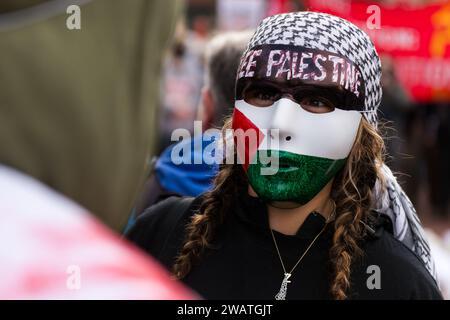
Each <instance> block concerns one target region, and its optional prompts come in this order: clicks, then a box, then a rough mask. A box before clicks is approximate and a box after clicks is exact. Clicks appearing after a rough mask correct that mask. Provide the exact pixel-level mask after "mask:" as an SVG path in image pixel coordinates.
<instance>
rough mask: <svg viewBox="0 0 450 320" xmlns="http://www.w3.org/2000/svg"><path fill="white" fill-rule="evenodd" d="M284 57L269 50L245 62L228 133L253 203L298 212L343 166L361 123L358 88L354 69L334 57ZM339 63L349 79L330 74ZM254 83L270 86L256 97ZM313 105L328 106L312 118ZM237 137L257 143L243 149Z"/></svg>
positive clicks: (299, 53)
mask: <svg viewBox="0 0 450 320" xmlns="http://www.w3.org/2000/svg"><path fill="white" fill-rule="evenodd" d="M258 50H259V51H258ZM283 50H284V51H283ZM283 50H281V49H280V48H278V47H277V48H273V46H270V47H269V48H259V49H256V50H253V51H252V52H253V53H251V54H248V55H247V56H244V58H243V60H242V62H241V67H240V72H239V73H238V83H237V99H236V104H235V109H234V114H233V129H234V134H235V136H236V137H237V141H236V143H237V153H238V157H239V158H240V160H241V161H242V163H243V166H244V169H245V170H246V172H247V175H248V179H249V183H250V185H251V186H252V188H253V189H254V190H255V192H256V193H257V194H258V196H259V197H261V198H263V199H265V200H267V201H295V202H298V203H300V204H302V205H303V204H306V203H307V202H309V201H310V200H311V199H312V198H314V196H315V195H317V194H318V193H319V192H320V190H322V189H323V188H324V187H325V185H326V184H327V183H328V182H329V181H330V180H331V179H332V178H333V177H334V176H335V175H336V173H337V172H338V171H339V170H340V169H341V168H342V167H343V166H344V164H345V162H346V159H347V157H348V155H349V153H350V150H351V148H352V146H353V143H354V141H355V139H356V135H357V132H358V127H359V124H360V121H361V117H362V116H361V114H360V112H358V111H357V109H358V108H357V106H358V105H360V103H361V99H362V98H363V91H362V89H361V88H364V84H363V83H361V81H359V79H358V72H359V71H358V69H357V68H356V67H355V66H354V65H352V64H351V63H350V62H348V61H346V60H345V59H343V58H341V57H335V56H333V57H335V58H331V59H330V55H327V54H326V53H323V52H322V53H320V52H317V51H315V52H313V53H311V54H310V53H309V52H306V51H303V52H302V51H301V50H299V49H298V48H296V50H288V49H286V48H285V49H283ZM255 52H256V54H255ZM274 52H275V53H274ZM287 52H289V54H288V53H287ZM305 52H306V53H305ZM252 55H253V56H252ZM283 55H284V58H283ZM275 56H276V57H277V58H276V59H275V58H274V57H275ZM264 57H265V58H264ZM286 57H289V59H288V58H286ZM293 57H295V59H294V58H293ZM301 57H308V59H310V64H311V65H310V66H307V60H306V59H302V61H301V62H299V61H300V60H299V59H301ZM315 57H319V58H315ZM257 58H258V59H262V61H261V60H258V59H257ZM246 59H247V60H246ZM277 59H278V60H277ZM283 59H284V60H283ZM319 60H320V61H321V64H319V62H317V61H319ZM338 60H339V61H341V62H342V65H343V67H342V68H344V69H343V70H349V73H345V72H341V71H342V70H341V69H339V68H337V69H336V67H335V66H336V64H335V63H334V62H333V61H338ZM264 61H265V62H266V63H264ZM274 61H275V62H274ZM314 61H316V62H317V64H316V62H314ZM326 61H328V62H329V63H328V64H326V63H325V62H326ZM294 62H295V65H293V63H294ZM259 65H261V66H262V67H258V66H259ZM274 65H275V67H274ZM299 66H300V67H299ZM299 68H300V69H299ZM319 68H320V73H319V70H318V69H319ZM335 69H336V70H337V71H336V70H335ZM352 70H353V71H352ZM300 72H302V74H299V73H300ZM294 76H296V78H295V79H294V78H293V77H294ZM347 76H348V77H350V78H351V79H349V78H346V77H347ZM340 77H343V78H342V79H341V78H340ZM302 78H304V79H302ZM261 82H262V83H271V85H270V86H259V88H260V89H258V90H259V91H258V90H256V92H257V93H256V94H255V93H254V92H255V91H254V90H253V89H251V88H252V85H253V84H254V83H261ZM346 83H347V87H346ZM332 87H336V88H338V89H339V90H335V91H333V90H331V89H330V88H332ZM249 88H250V89H249ZM261 88H262V89H261ZM264 88H267V89H264ZM252 90H253V91H252ZM330 92H332V94H331V95H330ZM333 94H334V95H333ZM318 100H319V102H320V101H327V102H329V106H328V107H330V105H331V107H330V109H329V110H326V109H325V112H314V111H313V110H314V108H312V109H311V108H308V107H307V105H309V106H311V105H316V104H317V106H320V103H317V102H315V101H318ZM255 101H256V102H255ZM311 101H314V102H313V103H312V102H311ZM302 104H303V105H302ZM252 132H253V134H252ZM239 135H245V136H246V137H247V138H250V137H252V136H253V137H255V136H256V137H257V138H256V140H255V141H256V142H255V143H248V140H245V139H243V138H239ZM244 142H247V143H245V144H244ZM269 169H270V170H269Z"/></svg>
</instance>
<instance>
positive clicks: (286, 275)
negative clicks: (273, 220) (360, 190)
mask: <svg viewBox="0 0 450 320" xmlns="http://www.w3.org/2000/svg"><path fill="white" fill-rule="evenodd" d="M333 204H334V208H333V212H332V214H330V216H329V217H328V219H327V221H326V222H325V225H324V226H323V228H322V230H320V232H319V233H318V234H317V235H316V237H315V238H314V239H313V241H311V243H310V244H309V246H308V248H306V250H305V252H303V254H302V255H301V257H300V258H299V259H298V261H297V262H296V264H295V265H294V266H293V267H292V269H291V270H290V271H289V272H287V271H286V267H285V266H284V262H283V259H282V258H281V254H280V250H279V249H278V244H277V240H276V239H275V235H274V234H273V231H272V228H271V229H270V233H271V234H272V239H273V243H274V244H275V249H276V250H277V253H278V258H280V262H281V266H282V267H283V272H284V278H283V281H282V282H281V287H280V290H279V291H278V293H277V294H276V296H275V299H276V300H286V295H287V287H288V284H289V283H291V281H290V280H289V278H290V277H291V276H292V273H293V272H294V270H295V268H297V266H298V265H299V263H300V262H301V261H302V259H303V258H304V257H305V255H306V254H307V253H308V251H309V249H310V248H311V247H312V246H313V244H314V242H316V240H317V238H319V237H320V235H321V234H322V233H323V231H324V230H325V228H326V226H327V225H328V222H330V221H331V220H332V218H333V217H334V214H335V213H336V203H335V202H334V201H333Z"/></svg>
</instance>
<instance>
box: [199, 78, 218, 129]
mask: <svg viewBox="0 0 450 320" xmlns="http://www.w3.org/2000/svg"><path fill="white" fill-rule="evenodd" d="M214 108H215V103H214V98H213V96H212V93H211V90H210V89H209V87H203V89H202V103H201V108H200V110H201V111H200V113H201V114H199V118H200V119H201V120H202V122H203V129H204V130H206V129H208V128H211V126H212V124H213V122H214Z"/></svg>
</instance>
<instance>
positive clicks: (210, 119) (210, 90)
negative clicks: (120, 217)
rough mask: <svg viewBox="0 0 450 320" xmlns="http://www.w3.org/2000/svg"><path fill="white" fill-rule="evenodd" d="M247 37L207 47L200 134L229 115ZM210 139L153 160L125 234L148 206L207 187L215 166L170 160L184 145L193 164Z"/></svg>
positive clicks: (219, 38)
mask: <svg viewBox="0 0 450 320" xmlns="http://www.w3.org/2000/svg"><path fill="white" fill-rule="evenodd" d="M250 37H251V32H250V31H236V32H227V33H222V34H218V35H216V36H215V37H213V38H212V39H211V40H210V42H209V43H208V44H207V48H206V54H205V74H204V86H203V88H202V90H201V101H200V104H199V106H198V113H197V119H198V120H200V121H201V123H202V129H203V131H205V130H207V129H209V128H214V127H221V126H222V125H223V119H224V118H225V116H227V115H229V114H231V112H232V110H233V106H234V85H235V80H236V71H237V67H238V65H239V61H240V58H241V55H242V52H243V51H244V50H245V46H246V45H247V42H248V40H249V39H250ZM210 138H213V137H208V136H206V137H205V136H198V137H194V138H193V139H191V140H189V141H182V142H180V143H178V144H173V145H171V146H169V147H167V148H166V149H165V150H164V151H163V152H162V153H161V155H160V157H159V158H158V159H157V160H154V161H155V162H154V163H153V167H154V169H153V170H151V172H150V175H149V177H148V179H147V181H146V183H145V185H144V188H143V191H142V193H141V194H140V196H139V197H138V199H137V201H136V206H135V208H134V210H133V212H132V214H131V217H130V220H129V222H128V226H127V228H126V230H128V228H130V227H131V226H132V225H133V223H134V221H135V219H136V218H137V217H138V216H139V215H140V214H141V213H142V212H143V211H144V210H145V209H146V208H147V207H149V206H151V205H152V204H154V203H156V202H159V201H161V200H163V199H165V198H167V197H169V196H172V195H178V196H191V197H195V196H198V195H199V194H201V193H203V192H205V191H207V190H208V189H209V188H210V187H211V182H212V178H213V177H214V175H215V174H216V172H217V169H218V168H217V166H216V165H209V164H206V163H204V161H203V158H202V163H200V164H194V161H191V164H180V165H176V164H174V163H173V161H172V157H171V154H172V150H173V149H174V147H175V146H177V147H181V148H182V147H183V145H184V144H188V145H190V148H191V160H193V159H194V157H195V156H196V155H195V154H196V153H197V152H201V153H202V154H203V151H204V148H205V147H206V146H208V145H209V144H210V143H212V141H211V139H210ZM196 142H198V143H199V144H200V145H201V146H202V148H200V149H199V150H197V149H195V148H194V145H195V143H196ZM126 230H125V232H126Z"/></svg>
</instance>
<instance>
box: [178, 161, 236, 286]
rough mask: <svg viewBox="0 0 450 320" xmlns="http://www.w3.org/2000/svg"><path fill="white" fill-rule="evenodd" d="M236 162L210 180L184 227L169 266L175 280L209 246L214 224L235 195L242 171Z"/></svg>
mask: <svg viewBox="0 0 450 320" xmlns="http://www.w3.org/2000/svg"><path fill="white" fill-rule="evenodd" d="M241 171H242V169H241V168H240V166H237V165H224V166H223V168H222V169H221V170H220V171H219V172H218V174H217V176H216V177H215V179H214V188H213V189H212V190H211V191H209V192H207V193H205V195H204V198H203V201H202V203H201V205H200V208H199V209H198V212H197V213H196V214H194V215H193V217H192V220H191V221H190V223H189V224H188V226H187V229H186V239H185V242H184V245H183V247H182V248H181V250H180V253H179V255H178V257H177V259H176V261H175V264H174V266H173V273H174V275H175V277H176V278H177V279H182V278H184V277H185V276H186V275H187V274H188V273H189V272H190V271H191V269H192V265H193V264H194V263H195V262H196V261H197V260H198V259H199V258H200V256H201V255H202V254H203V253H204V251H205V249H206V248H211V242H212V241H213V239H214V235H215V231H216V229H217V227H218V226H219V225H220V224H221V223H222V222H223V219H224V217H225V213H226V212H227V211H228V210H229V207H230V204H231V203H233V202H234V201H233V198H234V196H235V195H236V194H238V190H236V189H237V186H238V184H236V183H235V181H236V179H239V177H242V176H243V175H244V174H243V172H241Z"/></svg>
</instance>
